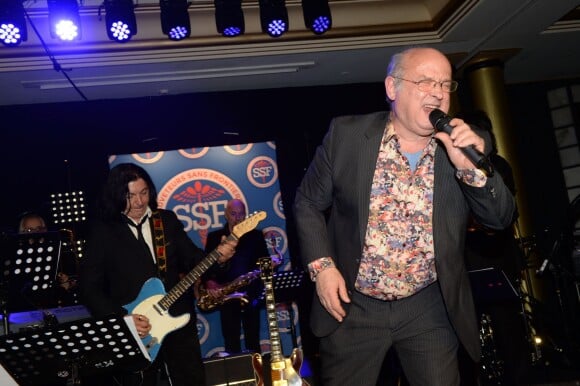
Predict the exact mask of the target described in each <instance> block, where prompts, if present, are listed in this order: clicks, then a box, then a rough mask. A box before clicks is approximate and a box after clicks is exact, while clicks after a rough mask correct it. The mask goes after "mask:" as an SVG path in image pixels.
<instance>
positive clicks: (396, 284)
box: [355, 123, 437, 300]
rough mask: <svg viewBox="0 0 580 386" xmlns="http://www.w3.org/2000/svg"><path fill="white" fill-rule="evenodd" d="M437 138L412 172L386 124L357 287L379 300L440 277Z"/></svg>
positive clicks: (396, 296) (414, 289)
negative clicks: (435, 190)
mask: <svg viewBox="0 0 580 386" xmlns="http://www.w3.org/2000/svg"><path fill="white" fill-rule="evenodd" d="M436 147H437V142H436V141H435V139H434V138H432V139H431V141H429V143H428V145H427V146H426V147H425V149H423V152H422V154H421V155H420V157H419V159H418V161H417V167H416V168H415V170H414V171H413V168H411V165H409V161H408V159H407V158H406V157H405V156H404V155H403V154H402V153H401V151H400V145H399V141H398V137H397V135H396V133H395V131H394V129H393V126H392V124H390V123H389V124H388V125H387V129H386V130H385V134H384V135H383V140H382V142H381V147H380V149H379V155H378V158H377V164H376V168H375V174H374V177H373V183H372V188H371V196H370V208H369V221H368V225H367V231H366V237H365V244H364V247H363V255H362V260H361V264H360V266H359V271H358V277H357V279H356V283H355V288H356V289H357V290H358V291H359V292H361V293H363V294H365V295H368V296H371V297H373V298H377V299H381V300H396V299H400V298H404V297H407V296H410V295H413V294H414V293H416V292H418V291H420V290H421V289H422V288H425V287H426V286H428V285H429V284H431V283H433V282H434V281H435V280H437V273H436V270H435V256H434V249H433V223H432V215H433V184H434V172H433V171H434V158H435V149H436Z"/></svg>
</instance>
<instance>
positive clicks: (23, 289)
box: [2, 232, 61, 312]
mask: <svg viewBox="0 0 580 386" xmlns="http://www.w3.org/2000/svg"><path fill="white" fill-rule="evenodd" d="M11 244H12V245H11V246H10V248H9V249H10V250H9V251H8V256H6V257H5V258H4V259H3V261H2V267H3V271H2V284H3V285H4V286H5V288H6V290H7V299H6V309H7V310H8V312H18V311H29V310H31V309H41V308H54V307H57V305H58V304H56V299H55V297H54V288H55V282H56V272H57V267H58V262H59V258H60V249H61V241H60V235H59V233H58V232H46V233H27V234H19V235H15V236H14V240H13V241H12V243H11Z"/></svg>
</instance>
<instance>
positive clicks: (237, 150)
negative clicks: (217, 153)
mask: <svg viewBox="0 0 580 386" xmlns="http://www.w3.org/2000/svg"><path fill="white" fill-rule="evenodd" d="M252 147H254V144H252V143H246V144H243V145H226V146H224V150H225V151H227V152H228V153H230V154H233V155H242V154H246V153H247V152H249V151H250V150H252Z"/></svg>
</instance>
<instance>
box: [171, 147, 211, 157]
mask: <svg viewBox="0 0 580 386" xmlns="http://www.w3.org/2000/svg"><path fill="white" fill-rule="evenodd" d="M177 151H178V152H179V154H181V155H182V156H184V157H185V158H190V159H196V158H201V157H203V156H204V155H205V154H206V153H207V152H208V151H209V147H192V148H189V149H179V150H177Z"/></svg>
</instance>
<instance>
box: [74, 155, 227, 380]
mask: <svg viewBox="0 0 580 386" xmlns="http://www.w3.org/2000/svg"><path fill="white" fill-rule="evenodd" d="M155 240H157V241H155ZM159 240H161V241H163V243H162V244H161V245H159ZM236 245H237V240H234V239H229V240H225V239H224V240H222V243H221V244H220V245H218V246H217V249H216V251H217V252H216V255H217V256H219V257H218V258H217V259H216V260H217V262H219V263H225V262H226V261H227V260H228V259H230V258H231V257H232V256H233V254H234V251H235V247H236ZM204 256H205V253H204V252H203V250H201V249H200V248H199V247H197V246H196V245H195V244H194V243H193V242H192V240H191V239H190V238H189V237H188V236H187V234H186V233H185V231H184V229H183V224H182V223H181V222H180V221H179V220H178V219H177V216H176V215H175V214H174V213H173V212H172V211H168V210H163V209H159V208H158V207H157V192H156V190H155V186H154V184H153V181H152V180H151V177H150V176H149V175H148V174H147V172H146V171H145V170H144V169H143V168H141V167H139V166H137V165H135V164H132V163H124V164H120V165H117V166H115V167H114V168H112V169H111V171H110V173H109V175H108V178H107V181H106V183H105V185H104V187H103V191H102V195H101V197H100V199H99V201H98V205H97V219H96V221H94V223H93V224H92V227H91V231H90V234H89V238H88V241H87V249H86V254H85V257H84V259H83V261H82V263H81V268H80V281H81V282H82V286H81V287H82V288H81V292H82V295H83V300H84V304H85V305H86V306H87V307H88V309H89V310H90V311H91V314H92V315H93V316H94V317H100V316H105V315H108V314H121V315H123V314H130V315H132V317H133V321H134V322H135V326H136V328H137V331H138V333H139V336H140V337H141V338H142V339H147V337H148V336H150V334H153V332H152V329H155V328H156V327H158V326H156V325H154V323H157V322H153V321H151V317H148V316H147V315H145V312H131V310H133V309H132V308H130V307H127V306H126V305H127V304H129V303H130V302H132V301H133V300H134V299H136V298H137V297H138V295H140V291H141V289H142V288H144V285H145V284H146V283H148V282H150V281H151V278H157V279H159V282H160V283H163V284H162V286H164V287H165V290H169V289H171V288H172V287H174V286H175V284H177V283H179V282H180V275H183V273H186V272H188V271H190V270H192V269H193V268H194V267H196V265H197V264H198V263H199V262H200V261H202V259H203V258H204ZM193 305H194V301H193V291H191V290H189V291H188V292H186V293H184V294H183V296H181V297H180V298H179V299H178V300H176V301H175V302H174V303H173V304H172V305H171V306H170V307H168V314H169V315H168V317H169V318H171V317H172V316H179V315H184V314H185V315H187V314H188V315H189V317H187V316H186V317H185V320H187V323H185V325H183V326H182V327H181V328H177V329H175V330H173V331H171V332H170V333H168V334H167V335H166V336H165V337H164V338H163V341H162V344H160V345H159V347H158V348H159V351H158V355H156V357H155V360H154V361H153V363H152V364H151V366H149V367H147V368H146V369H144V370H143V371H139V372H130V371H121V372H120V373H119V374H114V378H115V379H114V380H103V379H94V378H91V379H87V380H85V381H84V384H94V385H104V384H121V385H123V386H133V385H143V386H147V385H151V386H153V385H156V384H157V378H158V376H159V369H160V368H161V367H165V369H166V371H167V375H168V377H169V379H170V384H171V385H173V386H186V385H187V386H189V385H191V386H205V375H204V368H203V362H202V358H201V348H200V343H199V340H198V337H197V328H196V318H195V310H194V307H193ZM150 316H152V315H150ZM181 319H182V320H184V317H183V316H182V317H181Z"/></svg>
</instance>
